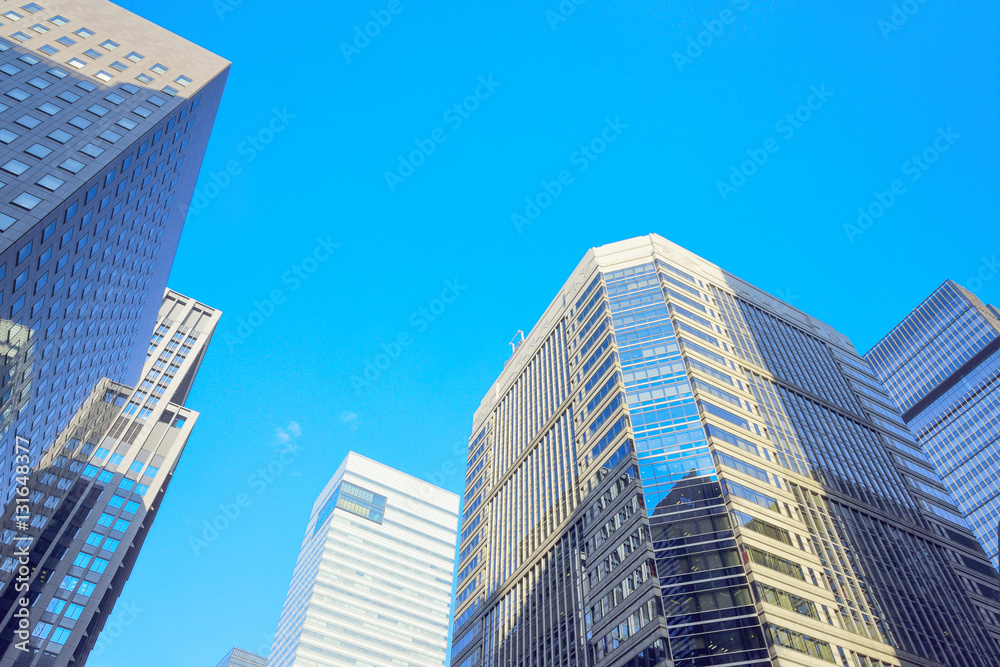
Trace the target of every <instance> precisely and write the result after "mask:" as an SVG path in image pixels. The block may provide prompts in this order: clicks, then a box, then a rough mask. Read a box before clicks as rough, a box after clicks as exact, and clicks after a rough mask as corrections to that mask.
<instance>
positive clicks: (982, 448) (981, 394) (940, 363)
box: [865, 281, 1000, 568]
mask: <svg viewBox="0 0 1000 667" xmlns="http://www.w3.org/2000/svg"><path fill="white" fill-rule="evenodd" d="M865 358H866V359H867V360H868V362H869V363H870V364H871V366H872V368H874V369H875V372H876V373H878V376H879V379H881V380H882V382H883V384H884V385H885V387H886V389H887V390H888V391H889V393H890V394H891V395H892V397H893V399H895V400H896V402H897V403H898V404H899V406H900V407H901V408H902V409H903V410H904V414H903V417H904V419H905V420H906V422H907V425H908V426H909V427H910V430H911V431H913V433H914V434H915V435H916V436H917V440H918V442H920V444H921V446H922V447H923V450H924V452H925V453H926V455H927V460H928V461H930V463H932V464H933V466H934V469H935V470H936V471H937V474H938V475H939V476H940V477H941V479H943V480H944V483H945V486H947V487H948V490H949V491H950V498H949V497H942V496H941V495H940V494H939V493H936V492H935V490H934V489H933V488H931V487H930V486H929V484H928V482H927V479H926V475H921V472H922V471H921V470H919V469H918V470H907V471H906V472H907V473H909V474H907V475H906V477H905V479H906V483H907V484H908V485H909V486H910V487H911V488H913V489H914V490H915V491H916V492H918V493H920V494H922V495H924V496H926V497H925V498H924V499H923V500H922V501H921V502H923V503H924V504H926V505H928V506H929V507H930V508H931V509H932V510H933V511H937V510H939V509H940V506H941V505H942V504H943V505H944V507H945V508H946V509H947V511H948V512H949V513H955V512H956V510H955V508H954V507H953V504H954V503H955V502H957V505H958V508H959V509H958V511H957V513H959V514H961V515H962V516H963V517H964V518H965V519H966V520H967V521H968V523H969V525H970V526H971V527H972V530H973V532H974V533H975V534H976V537H977V538H978V540H979V542H980V544H982V546H983V548H984V549H985V550H986V553H987V554H988V555H989V557H990V560H991V561H992V563H993V567H994V568H997V567H1000V557H998V540H1000V535H998V524H1000V318H998V314H997V311H996V309H995V308H992V307H990V306H986V305H985V304H983V303H982V301H980V300H979V299H978V298H976V296H975V295H973V294H972V293H970V292H968V291H967V290H965V289H964V288H962V287H961V286H959V285H957V284H955V283H954V282H951V281H948V282H946V283H944V284H943V285H942V286H941V287H939V288H938V289H937V290H935V291H934V293H933V294H931V295H930V296H929V297H928V298H927V299H926V300H925V301H924V302H923V303H922V304H920V306H918V307H917V308H916V309H914V311H913V312H912V313H910V314H909V315H908V316H907V317H906V318H905V319H904V320H903V321H902V322H901V323H900V324H899V325H897V326H896V327H895V328H894V329H893V330H892V331H891V332H890V333H889V334H888V335H886V337H885V338H883V339H882V340H881V341H879V342H878V344H876V345H875V347H873V348H872V349H871V350H870V351H869V352H868V354H866V355H865ZM913 473H916V474H913ZM952 498H954V501H952V500H951V499H952Z"/></svg>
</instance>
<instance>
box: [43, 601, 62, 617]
mask: <svg viewBox="0 0 1000 667" xmlns="http://www.w3.org/2000/svg"><path fill="white" fill-rule="evenodd" d="M65 606H66V601H65V600H60V599H59V598H52V599H51V600H49V605H48V606H47V607H46V608H45V611H47V612H49V613H50V614H58V613H60V612H61V611H62V610H63V607H65Z"/></svg>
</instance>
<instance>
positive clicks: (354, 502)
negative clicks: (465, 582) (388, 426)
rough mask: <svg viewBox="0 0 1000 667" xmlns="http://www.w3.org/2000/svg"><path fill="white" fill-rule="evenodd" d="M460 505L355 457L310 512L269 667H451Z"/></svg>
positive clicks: (427, 486)
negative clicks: (450, 634)
mask: <svg viewBox="0 0 1000 667" xmlns="http://www.w3.org/2000/svg"><path fill="white" fill-rule="evenodd" d="M458 503H459V498H458V496H456V495H455V494H454V493H450V492H448V491H445V490H443V489H439V488H437V487H435V486H432V485H430V484H428V483H427V482H424V481H421V480H419V479H416V478H414V477H411V476H409V475H407V474H405V473H402V472H399V471H398V470H394V469H392V468H390V467H388V466H385V465H382V464H381V463H378V462H376V461H372V460H371V459H368V458H365V457H364V456H361V455H359V454H356V453H354V452H351V453H349V454H348V455H347V458H346V459H345V460H344V462H343V463H342V464H341V466H340V468H339V469H338V470H337V472H336V473H335V474H334V476H333V478H332V479H331V480H330V482H329V483H328V484H327V486H326V488H325V489H323V492H322V493H321V494H320V496H319V498H317V500H316V503H315V505H314V506H313V511H312V514H311V516H310V518H309V523H308V526H307V528H306V535H305V539H304V540H303V541H302V549H301V551H300V552H299V558H298V562H297V563H296V564H295V572H294V574H293V575H292V583H291V586H290V587H289V589H288V596H287V598H286V600H285V605H284V608H283V609H282V612H281V619H280V621H279V622H278V631H277V633H276V635H275V638H274V644H273V645H272V647H271V653H270V655H269V656H268V663H267V664H268V665H269V666H270V667H292V666H293V665H294V666H296V667H332V666H334V665H354V666H355V667H385V666H386V665H398V666H400V667H434V666H438V665H440V666H443V665H445V664H446V652H447V648H448V625H449V619H450V609H451V594H452V583H453V573H454V567H455V540H456V533H457V531H458Z"/></svg>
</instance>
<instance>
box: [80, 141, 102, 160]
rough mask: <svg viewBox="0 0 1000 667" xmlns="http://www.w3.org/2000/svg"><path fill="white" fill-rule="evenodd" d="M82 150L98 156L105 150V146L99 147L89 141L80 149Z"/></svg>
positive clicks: (86, 153)
mask: <svg viewBox="0 0 1000 667" xmlns="http://www.w3.org/2000/svg"><path fill="white" fill-rule="evenodd" d="M80 152H81V153H83V154H84V155H89V156H90V157H97V156H98V155H100V154H101V153H103V152H104V149H103V148H98V147H97V146H95V145H94V144H90V143H88V144H87V145H86V146H84V147H83V148H81V149H80Z"/></svg>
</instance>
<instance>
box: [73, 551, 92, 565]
mask: <svg viewBox="0 0 1000 667" xmlns="http://www.w3.org/2000/svg"><path fill="white" fill-rule="evenodd" d="M90 559H91V555H90V554H88V553H83V552H82V551H81V552H80V553H78V554H77V555H76V558H74V559H73V565H76V566H77V567H87V566H88V565H90Z"/></svg>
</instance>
